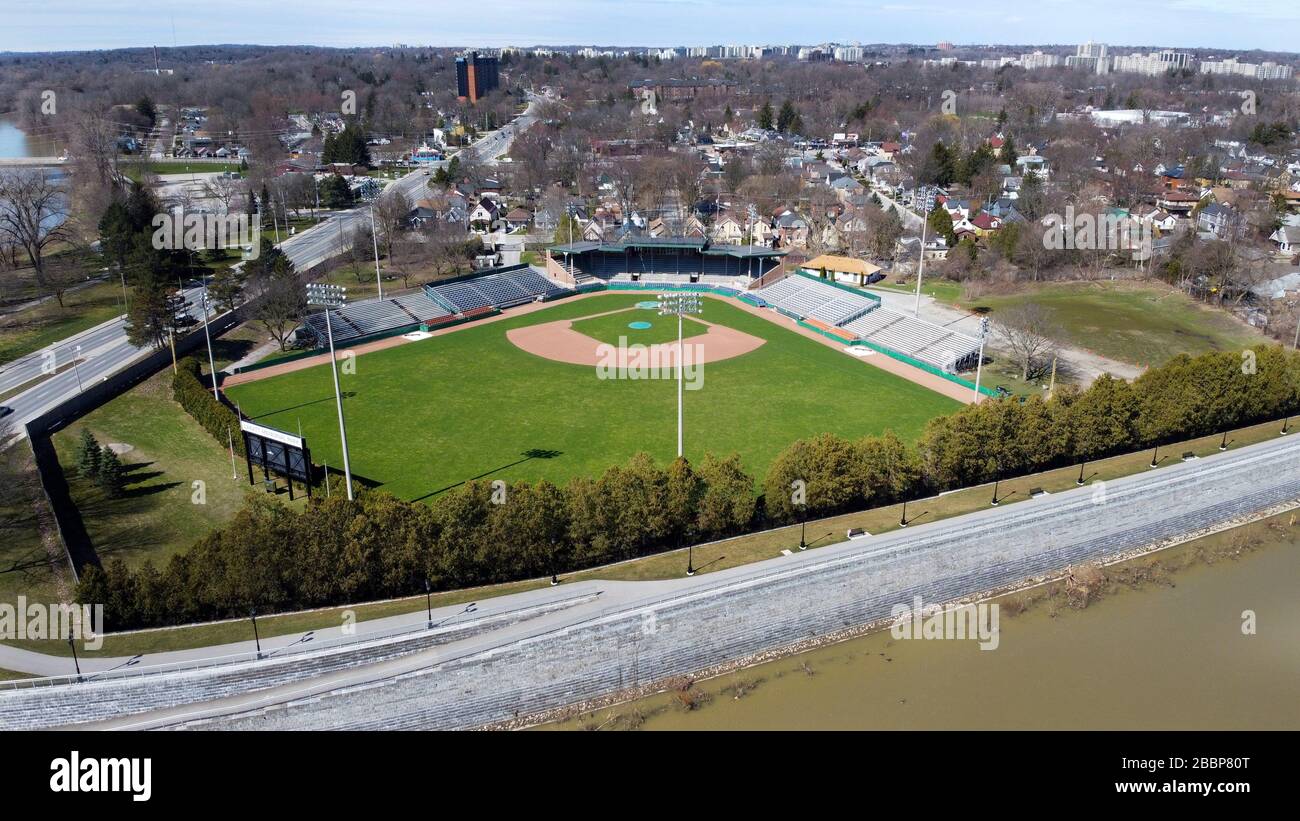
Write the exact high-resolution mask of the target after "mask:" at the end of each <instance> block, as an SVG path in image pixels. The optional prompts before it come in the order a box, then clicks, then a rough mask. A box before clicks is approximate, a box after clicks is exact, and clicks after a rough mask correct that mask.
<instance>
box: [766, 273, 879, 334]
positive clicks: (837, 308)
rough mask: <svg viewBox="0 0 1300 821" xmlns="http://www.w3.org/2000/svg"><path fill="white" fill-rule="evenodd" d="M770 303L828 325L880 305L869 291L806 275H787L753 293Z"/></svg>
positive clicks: (847, 320) (859, 314)
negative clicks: (861, 291) (854, 291)
mask: <svg viewBox="0 0 1300 821" xmlns="http://www.w3.org/2000/svg"><path fill="white" fill-rule="evenodd" d="M754 293H755V294H756V295H757V296H758V297H759V298H761V299H762V300H763V301H764V302H766V303H768V304H769V305H773V306H776V307H778V308H782V309H784V310H786V311H788V312H789V313H792V314H795V315H797V316H799V317H811V318H812V319H817V320H820V321H822V322H825V323H826V324H827V325H843V324H845V323H847V322H851V321H853V320H854V319H857V318H858V317H860V316H862V315H863V314H867V313H869V312H871V311H874V310H875V309H876V307H877V306H878V305H879V302H877V301H876V300H875V299H873V298H872V297H870V296H867V295H866V294H855V293H853V292H851V291H847V290H845V289H843V288H837V287H835V286H834V285H831V284H829V283H826V282H819V281H817V280H815V279H810V278H808V277H804V276H788V277H785V278H784V279H781V280H779V281H777V282H775V283H773V284H771V285H769V286H767V287H766V288H760V289H758V290H757V291H755V292H754Z"/></svg>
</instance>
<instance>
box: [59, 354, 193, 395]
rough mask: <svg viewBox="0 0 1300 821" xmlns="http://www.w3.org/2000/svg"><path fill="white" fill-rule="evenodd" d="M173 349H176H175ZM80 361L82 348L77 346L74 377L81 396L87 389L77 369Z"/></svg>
mask: <svg viewBox="0 0 1300 821" xmlns="http://www.w3.org/2000/svg"><path fill="white" fill-rule="evenodd" d="M173 349H174V348H173ZM174 357H175V355H174V353H173V359H174ZM78 359H81V346H77V347H75V348H74V349H73V375H74V377H77V392H78V394H81V392H83V391H85V390H86V388H85V387H82V383H81V370H78V369H77V360H78Z"/></svg>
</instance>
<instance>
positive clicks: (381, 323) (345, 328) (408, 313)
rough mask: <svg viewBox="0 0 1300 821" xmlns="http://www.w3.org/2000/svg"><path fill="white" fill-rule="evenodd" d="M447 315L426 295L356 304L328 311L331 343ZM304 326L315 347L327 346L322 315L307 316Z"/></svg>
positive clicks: (448, 312)
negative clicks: (332, 331) (331, 334)
mask: <svg viewBox="0 0 1300 821" xmlns="http://www.w3.org/2000/svg"><path fill="white" fill-rule="evenodd" d="M449 314H451V311H448V310H447V309H446V308H445V307H443V306H442V305H441V304H439V303H438V302H436V301H434V300H432V299H430V298H429V297H428V296H426V295H425V294H408V295H406V296H399V297H393V298H391V299H370V300H366V301H365V302H355V303H353V304H351V305H347V306H345V307H343V308H340V309H339V310H337V311H332V312H331V317H332V319H333V329H334V342H335V343H336V344H337V343H340V342H347V341H349V340H353V339H360V338H361V337H366V336H373V335H375V334H381V333H386V332H388V331H394V330H397V329H399V328H404V327H408V326H410V327H414V326H417V325H419V324H421V323H423V322H430V321H435V320H438V319H442V318H444V317H447V316H448V315H449ZM303 324H304V325H305V326H306V328H307V330H308V332H309V333H310V334H311V335H312V336H313V337H315V339H316V342H317V344H320V345H324V344H325V343H326V339H327V338H328V337H327V336H326V330H327V329H326V327H325V315H324V314H323V313H314V314H309V315H308V316H307V317H306V319H305V320H304V322H303Z"/></svg>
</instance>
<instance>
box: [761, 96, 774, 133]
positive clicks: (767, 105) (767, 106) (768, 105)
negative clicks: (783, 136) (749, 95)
mask: <svg viewBox="0 0 1300 821" xmlns="http://www.w3.org/2000/svg"><path fill="white" fill-rule="evenodd" d="M758 127H759V128H761V129H763V130H764V131H771V130H772V101H771V100H764V101H763V107H762V108H760V109H759V110H758Z"/></svg>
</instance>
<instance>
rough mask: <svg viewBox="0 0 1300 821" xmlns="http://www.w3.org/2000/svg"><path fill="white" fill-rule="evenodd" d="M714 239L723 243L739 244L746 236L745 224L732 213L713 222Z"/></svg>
mask: <svg viewBox="0 0 1300 821" xmlns="http://www.w3.org/2000/svg"><path fill="white" fill-rule="evenodd" d="M712 236H713V241H714V242H717V243H720V244H723V245H739V244H740V243H741V242H743V241H744V238H745V226H744V225H743V224H742V223H741V222H740V220H738V219H736V218H735V217H733V216H731V215H730V214H728V215H726V216H724V217H722V219H720V220H718V221H717V222H715V223H714V224H713V231H712Z"/></svg>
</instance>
